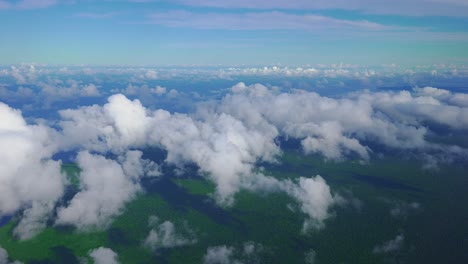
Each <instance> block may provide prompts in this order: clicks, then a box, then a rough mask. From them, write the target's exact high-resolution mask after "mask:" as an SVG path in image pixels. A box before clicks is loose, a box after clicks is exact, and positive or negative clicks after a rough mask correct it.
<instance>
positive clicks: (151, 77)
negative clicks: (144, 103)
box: [145, 70, 158, 80]
mask: <svg viewBox="0 0 468 264" xmlns="http://www.w3.org/2000/svg"><path fill="white" fill-rule="evenodd" d="M145 78H146V79H149V80H155V79H157V78H158V72H156V71H154V70H148V71H147V72H146V73H145Z"/></svg>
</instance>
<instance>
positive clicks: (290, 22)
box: [0, 0, 468, 65]
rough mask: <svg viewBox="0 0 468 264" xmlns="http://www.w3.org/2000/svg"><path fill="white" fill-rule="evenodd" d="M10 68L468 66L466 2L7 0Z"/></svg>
mask: <svg viewBox="0 0 468 264" xmlns="http://www.w3.org/2000/svg"><path fill="white" fill-rule="evenodd" d="M0 32H1V35H0V64H13V63H21V62H36V63H46V64H98V65H100V64H125V65H127V64H130V65H218V64H221V65H271V64H281V65H303V64H316V63H340V62H343V63H355V64H361V65H377V64H384V63H397V64H406V65H417V64H433V63H462V64H464V63H466V61H467V60H468V2H467V1H466V0H407V1H391V2H390V1H383V0H374V1H371V0H355V1H341V0H332V1H322V0H319V1H306V0H289V1H280V0H270V1H265V0H258V1H246V0H238V1H230V0H227V1H215V0H176V1H163V0H153V1H152V0H120V1H119V0H107V1H93V0H74V1H72V0H64V1H60V0H20V1H12V0H0Z"/></svg>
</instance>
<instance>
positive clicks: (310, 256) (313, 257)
mask: <svg viewBox="0 0 468 264" xmlns="http://www.w3.org/2000/svg"><path fill="white" fill-rule="evenodd" d="M304 262H305V263H306V264H315V263H317V252H315V250H313V249H311V250H309V251H307V252H306V253H305V254H304Z"/></svg>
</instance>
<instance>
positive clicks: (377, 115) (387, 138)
mask: <svg viewBox="0 0 468 264" xmlns="http://www.w3.org/2000/svg"><path fill="white" fill-rule="evenodd" d="M232 91H233V93H232V94H229V95H227V96H226V97H225V98H224V99H223V102H222V103H221V104H220V105H219V109H220V111H222V112H224V113H229V114H231V115H233V116H234V117H236V118H238V119H239V120H241V121H243V122H244V123H246V124H251V123H257V124H261V125H262V126H264V124H271V125H273V126H274V127H275V128H276V129H278V131H280V133H281V134H282V135H285V136H287V137H292V138H297V139H300V140H301V141H302V146H303V148H304V150H305V151H306V152H315V153H320V154H322V155H323V156H324V157H326V158H328V159H337V160H339V159H342V158H343V157H346V156H349V154H354V155H356V156H359V157H361V158H362V159H363V160H368V159H369V154H370V152H371V151H372V150H371V149H370V148H369V147H368V146H366V142H377V143H379V144H383V145H385V146H387V147H390V148H397V149H419V150H427V149H430V150H438V151H442V148H441V146H438V145H436V144H432V143H430V142H428V141H427V140H426V137H427V135H428V131H429V130H428V127H427V125H428V123H429V125H430V122H432V123H435V124H442V125H447V126H449V127H451V128H456V129H466V128H467V127H466V124H467V123H466V120H465V119H466V116H468V115H467V114H466V111H468V109H467V108H464V107H459V106H453V105H448V104H444V103H442V102H440V101H438V100H437V99H436V98H433V97H427V96H418V95H412V94H411V93H410V92H408V91H401V92H377V93H371V92H366V91H364V92H356V93H354V94H351V95H348V96H347V97H344V98H340V99H334V98H329V97H323V96H320V95H319V94H317V93H314V92H306V91H302V90H296V91H293V92H291V93H279V94H278V93H276V92H275V91H274V90H269V89H267V88H266V87H264V86H262V85H258V84H257V85H251V86H245V84H243V83H239V84H237V85H236V86H234V87H233V88H232ZM239 108H242V110H239ZM246 113H251V115H247V114H246ZM254 119H257V121H256V120H254ZM262 119H263V120H262ZM258 120H259V121H258ZM429 127H430V126H429ZM445 149H447V151H451V152H453V153H455V154H456V152H459V151H458V150H456V148H452V149H451V148H450V147H445ZM448 149H450V150H448Z"/></svg>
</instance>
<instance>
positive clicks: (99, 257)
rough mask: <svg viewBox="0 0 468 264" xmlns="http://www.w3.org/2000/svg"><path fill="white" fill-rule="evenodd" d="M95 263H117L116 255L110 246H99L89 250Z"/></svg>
mask: <svg viewBox="0 0 468 264" xmlns="http://www.w3.org/2000/svg"><path fill="white" fill-rule="evenodd" d="M89 256H90V257H91V258H92V259H93V261H94V263H95V264H118V263H119V261H118V256H117V253H115V252H114V251H113V250H112V249H110V248H105V247H100V248H96V249H94V250H92V251H90V252H89Z"/></svg>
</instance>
